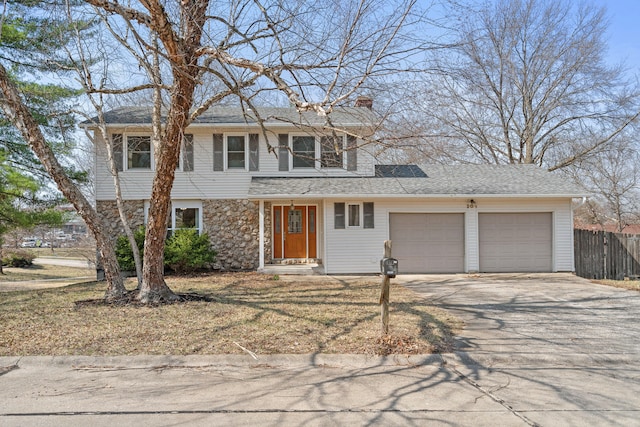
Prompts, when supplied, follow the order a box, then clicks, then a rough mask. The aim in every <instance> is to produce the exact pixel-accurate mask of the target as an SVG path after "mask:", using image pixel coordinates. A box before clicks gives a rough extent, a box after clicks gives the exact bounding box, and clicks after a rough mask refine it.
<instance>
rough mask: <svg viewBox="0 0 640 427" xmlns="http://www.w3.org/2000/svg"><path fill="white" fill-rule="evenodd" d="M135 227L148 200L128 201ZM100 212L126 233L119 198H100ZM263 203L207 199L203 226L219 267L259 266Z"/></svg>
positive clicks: (268, 234)
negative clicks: (261, 206)
mask: <svg viewBox="0 0 640 427" xmlns="http://www.w3.org/2000/svg"><path fill="white" fill-rule="evenodd" d="M124 205H125V211H126V212H127V218H128V219H129V223H130V224H131V226H132V228H134V229H135V228H137V227H138V226H140V225H143V224H144V201H143V200H134V201H130V200H129V201H125V202H124ZM97 209H98V212H99V214H100V215H101V216H102V217H103V218H105V223H106V224H108V225H109V227H110V230H109V232H110V233H111V235H112V236H114V238H115V237H117V236H119V235H121V234H124V230H123V228H122V225H121V222H120V216H119V215H118V208H117V205H116V202H115V201H98V202H97ZM264 210H265V219H264V228H265V242H264V245H265V263H268V262H270V261H271V204H270V203H268V202H267V203H265V207H264ZM259 213H260V210H259V204H258V202H252V201H249V200H227V199H224V200H203V201H202V222H203V224H202V230H203V232H205V233H207V234H208V235H209V239H210V240H211V245H212V246H213V248H214V249H215V250H216V252H217V253H218V255H217V256H216V263H215V268H216V269H220V270H255V269H257V268H258V267H259V262H260V253H259V245H260V222H259Z"/></svg>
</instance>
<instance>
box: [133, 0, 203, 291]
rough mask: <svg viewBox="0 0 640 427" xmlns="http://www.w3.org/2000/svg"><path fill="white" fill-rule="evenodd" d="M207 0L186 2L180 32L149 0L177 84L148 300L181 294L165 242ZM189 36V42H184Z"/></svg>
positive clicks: (158, 190)
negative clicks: (171, 277)
mask: <svg viewBox="0 0 640 427" xmlns="http://www.w3.org/2000/svg"><path fill="white" fill-rule="evenodd" d="M208 4H209V2H208V0H197V1H192V2H187V3H183V6H184V12H185V16H186V17H188V18H187V19H185V22H184V25H183V27H182V28H183V31H184V33H183V34H181V37H177V35H176V34H175V33H174V32H173V30H172V29H171V25H170V24H169V20H168V18H167V16H166V14H165V11H164V8H163V7H162V5H161V4H160V3H159V2H157V1H152V2H148V3H146V4H145V7H146V8H147V9H148V10H149V13H150V14H151V16H152V18H153V20H152V22H151V27H152V29H153V30H155V31H156V32H157V35H158V38H159V40H160V41H161V42H162V44H163V46H164V48H165V49H166V51H167V58H169V60H170V61H171V71H172V75H173V84H172V88H171V102H170V104H169V105H170V107H169V112H168V115H167V124H166V130H165V132H164V135H163V138H162V140H161V141H160V143H159V144H158V148H159V149H158V151H157V152H156V155H157V157H156V162H155V167H156V170H155V174H154V177H153V185H152V188H151V201H150V204H149V217H148V221H147V230H146V234H145V241H144V261H143V267H142V286H141V287H140V293H139V295H138V298H139V299H140V301H141V302H143V303H148V302H155V301H160V300H167V301H171V300H175V299H177V296H176V295H175V294H174V293H173V292H172V291H171V289H169V287H168V286H167V284H166V282H165V281H164V245H165V241H166V239H167V223H168V219H169V208H170V206H171V189H172V188H173V179H174V177H175V172H176V165H178V161H179V158H180V146H181V144H182V140H183V138H184V130H185V129H186V127H187V126H188V124H189V113H190V110H191V107H192V105H193V93H194V90H195V87H196V84H197V81H198V79H197V76H198V73H199V71H200V69H199V67H198V58H199V57H198V54H197V49H198V48H199V47H200V45H201V44H200V41H201V37H202V30H203V27H204V24H205V22H206V13H205V12H206V10H207V7H208ZM187 40H188V42H185V41H187ZM178 41H179V42H178ZM156 124H157V123H156Z"/></svg>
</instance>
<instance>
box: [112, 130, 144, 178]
mask: <svg viewBox="0 0 640 427" xmlns="http://www.w3.org/2000/svg"><path fill="white" fill-rule="evenodd" d="M111 144H112V149H113V160H114V162H115V164H116V169H117V170H118V171H123V170H132V169H151V165H152V164H153V145H152V144H151V136H149V135H123V134H121V133H116V134H113V135H111Z"/></svg>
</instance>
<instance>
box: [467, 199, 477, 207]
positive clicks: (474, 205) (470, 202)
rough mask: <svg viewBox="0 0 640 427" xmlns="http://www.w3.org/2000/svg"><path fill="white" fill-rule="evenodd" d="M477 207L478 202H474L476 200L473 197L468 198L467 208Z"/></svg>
mask: <svg viewBox="0 0 640 427" xmlns="http://www.w3.org/2000/svg"><path fill="white" fill-rule="evenodd" d="M477 207H478V204H477V203H476V201H475V200H473V199H469V201H468V202H467V209H475V208H477Z"/></svg>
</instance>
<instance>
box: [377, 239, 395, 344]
mask: <svg viewBox="0 0 640 427" xmlns="http://www.w3.org/2000/svg"><path fill="white" fill-rule="evenodd" d="M380 270H381V272H382V285H381V289H380V317H381V321H382V334H383V335H388V334H389V285H390V284H391V280H390V279H392V278H394V277H396V275H397V274H398V260H397V259H395V258H391V240H385V242H384V258H382V260H380Z"/></svg>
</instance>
